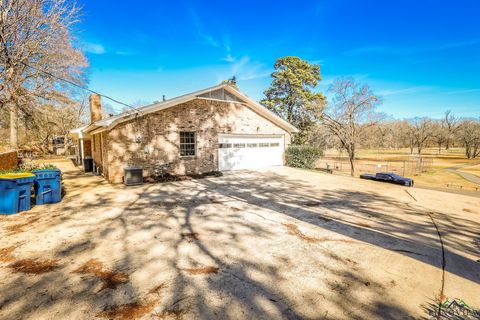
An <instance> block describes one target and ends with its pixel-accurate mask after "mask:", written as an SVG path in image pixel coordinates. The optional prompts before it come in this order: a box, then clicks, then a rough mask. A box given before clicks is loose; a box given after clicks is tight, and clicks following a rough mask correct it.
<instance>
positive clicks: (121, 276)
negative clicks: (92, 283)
mask: <svg viewBox="0 0 480 320" xmlns="http://www.w3.org/2000/svg"><path fill="white" fill-rule="evenodd" d="M73 272H75V273H80V274H90V275H92V276H94V277H95V278H98V279H99V280H100V281H102V287H101V288H100V290H98V292H101V291H103V290H105V289H116V288H117V287H118V286H119V285H121V284H123V283H127V282H128V281H129V277H128V275H127V274H125V273H123V272H120V271H116V270H108V269H104V268H103V263H102V262H100V261H98V260H97V259H90V260H88V261H87V262H85V264H83V265H82V266H81V267H80V268H78V269H76V270H74V271H73ZM98 292H97V293H98Z"/></svg>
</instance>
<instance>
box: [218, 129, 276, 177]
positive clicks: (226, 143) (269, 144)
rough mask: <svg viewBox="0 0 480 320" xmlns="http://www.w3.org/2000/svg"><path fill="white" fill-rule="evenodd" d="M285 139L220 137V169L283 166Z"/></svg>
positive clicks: (273, 136) (246, 136)
mask: <svg viewBox="0 0 480 320" xmlns="http://www.w3.org/2000/svg"><path fill="white" fill-rule="evenodd" d="M283 150H284V147H283V137H282V136H278V135H277V136H275V135H265V136H259V135H239V136H235V135H220V137H219V151H218V153H219V157H218V159H219V160H218V161H219V169H220V170H221V171H225V170H242V169H258V168H263V167H268V166H281V165H283Z"/></svg>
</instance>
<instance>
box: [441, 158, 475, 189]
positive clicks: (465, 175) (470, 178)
mask: <svg viewBox="0 0 480 320" xmlns="http://www.w3.org/2000/svg"><path fill="white" fill-rule="evenodd" d="M477 164H478V163H475V164H461V165H458V166H454V167H450V168H447V169H445V170H447V171H449V172H453V173H455V174H458V175H459V176H460V177H462V178H464V179H465V180H468V181H470V182H473V183H476V184H479V185H480V177H479V176H477V175H475V174H472V173H468V172H463V171H458V169H463V168H467V167H472V166H475V165H477Z"/></svg>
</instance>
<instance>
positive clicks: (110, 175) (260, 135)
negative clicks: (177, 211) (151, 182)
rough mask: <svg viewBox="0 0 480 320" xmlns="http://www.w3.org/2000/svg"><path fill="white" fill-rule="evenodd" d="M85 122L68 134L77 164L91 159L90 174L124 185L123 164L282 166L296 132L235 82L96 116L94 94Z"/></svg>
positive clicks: (182, 168)
mask: <svg viewBox="0 0 480 320" xmlns="http://www.w3.org/2000/svg"><path fill="white" fill-rule="evenodd" d="M90 113H91V123H90V125H88V126H85V127H82V128H78V129H74V130H72V131H71V133H70V136H71V137H72V138H73V140H74V141H75V143H76V144H77V146H78V148H77V150H78V153H77V159H79V160H80V163H81V160H82V159H83V158H84V157H86V156H92V158H93V162H94V168H95V171H96V172H97V173H99V174H102V175H103V176H104V177H105V178H106V179H107V180H108V181H109V182H112V183H118V182H122V181H123V175H124V173H123V169H124V167H125V166H142V167H143V168H144V175H145V176H148V175H150V174H151V173H152V168H153V166H155V165H158V164H166V163H171V164H172V169H171V170H172V172H173V173H176V174H190V173H205V172H210V171H226V170H240V169H255V168H260V167H266V166H273V165H283V162H284V151H285V147H286V146H288V144H289V143H290V137H291V134H292V133H293V132H296V131H297V129H296V128H295V127H293V126H292V125H291V124H289V123H288V122H286V121H284V120H283V119H281V118H280V117H278V116H277V115H275V114H273V113H272V112H270V111H269V110H267V109H266V108H264V107H263V106H261V105H260V104H258V103H257V102H255V101H254V100H252V99H250V98H249V97H247V96H246V95H245V94H243V93H241V92H240V91H239V90H238V88H237V87H236V86H235V85H232V84H226V83H225V84H220V85H218V86H214V87H211V88H207V89H204V90H200V91H196V92H193V93H189V94H186V95H182V96H179V97H176V98H173V99H169V100H165V101H161V102H158V103H154V104H152V105H148V106H144V107H141V108H138V109H137V110H132V111H129V112H125V113H122V114H119V115H116V116H112V117H109V118H106V119H102V112H101V101H100V96H98V95H92V96H90Z"/></svg>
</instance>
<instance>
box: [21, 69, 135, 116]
mask: <svg viewBox="0 0 480 320" xmlns="http://www.w3.org/2000/svg"><path fill="white" fill-rule="evenodd" d="M19 62H20V63H21V64H23V65H25V66H26V67H29V68H32V69H34V70H36V71H39V72H43V73H45V74H47V75H49V76H50V77H52V78H55V79H57V80H60V81H64V82H66V83H69V84H71V85H72V86H75V87H77V88H80V89H82V90H85V91H88V92H91V93H95V94H98V95H99V96H101V97H104V98H105V99H109V100H111V101H113V102H115V103H118V104H120V105H123V106H125V107H128V108H130V109H132V110H135V111H136V112H138V113H142V112H141V111H140V110H139V109H137V108H135V107H132V106H131V105H128V104H126V103H124V102H122V101H119V100H117V99H114V98H112V97H109V96H107V95H104V94H102V93H99V92H97V91H94V90H91V89H89V88H87V87H84V86H81V85H79V84H77V83H75V82H73V81H71V80H68V79H64V78H61V77H58V76H56V75H54V74H52V73H50V72H48V71H45V70H42V69H40V68H37V67H34V66H31V65H29V64H27V63H25V62H22V61H19Z"/></svg>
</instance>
